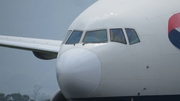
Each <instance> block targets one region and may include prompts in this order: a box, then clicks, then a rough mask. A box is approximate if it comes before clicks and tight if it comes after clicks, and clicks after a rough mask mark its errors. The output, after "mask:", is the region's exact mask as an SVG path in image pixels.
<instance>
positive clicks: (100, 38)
mask: <svg viewBox="0 0 180 101" xmlns="http://www.w3.org/2000/svg"><path fill="white" fill-rule="evenodd" d="M105 42H107V30H105V29H104V30H95V31H87V32H86V34H85V36H84V39H83V43H105Z"/></svg>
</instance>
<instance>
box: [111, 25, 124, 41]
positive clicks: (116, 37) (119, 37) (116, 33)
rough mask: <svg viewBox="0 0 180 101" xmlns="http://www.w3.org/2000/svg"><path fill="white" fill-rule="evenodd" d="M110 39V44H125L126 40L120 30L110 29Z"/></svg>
mask: <svg viewBox="0 0 180 101" xmlns="http://www.w3.org/2000/svg"><path fill="white" fill-rule="evenodd" d="M110 39H111V42H119V43H123V44H126V39H125V37H124V33H123V30H122V29H121V28H117V29H110Z"/></svg>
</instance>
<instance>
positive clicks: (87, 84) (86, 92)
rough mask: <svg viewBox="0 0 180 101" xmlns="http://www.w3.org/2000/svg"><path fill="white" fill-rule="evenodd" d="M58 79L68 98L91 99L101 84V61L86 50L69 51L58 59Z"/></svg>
mask: <svg viewBox="0 0 180 101" xmlns="http://www.w3.org/2000/svg"><path fill="white" fill-rule="evenodd" d="M57 77H58V82H59V85H60V89H61V91H62V92H63V94H64V95H65V96H66V97H67V98H79V97H90V96H91V95H92V94H93V93H94V92H95V91H96V90H97V88H98V86H99V84H100V79H101V64H100V60H99V58H98V56H97V55H96V54H94V53H93V52H91V51H89V50H86V49H80V48H75V49H70V50H67V51H65V52H64V53H63V54H61V56H60V57H59V58H58V63H57Z"/></svg>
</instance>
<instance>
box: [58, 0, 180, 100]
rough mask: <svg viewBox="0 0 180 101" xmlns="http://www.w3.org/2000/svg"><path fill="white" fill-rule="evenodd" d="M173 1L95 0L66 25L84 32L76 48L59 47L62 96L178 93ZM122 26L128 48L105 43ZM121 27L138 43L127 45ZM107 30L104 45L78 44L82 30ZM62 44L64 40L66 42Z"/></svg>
mask: <svg viewBox="0 0 180 101" xmlns="http://www.w3.org/2000/svg"><path fill="white" fill-rule="evenodd" d="M178 3H179V1H178V0H173V1H171V0H153V1H152V0H138V1H135V0H99V1H97V2H96V3H95V4H93V5H92V6H91V7H89V8H88V9H87V10H85V11H84V12H83V13H82V14H81V15H80V16H79V17H78V18H77V19H76V20H75V21H74V22H73V23H72V25H71V26H70V27H69V30H81V31H83V34H82V37H81V39H80V41H79V42H78V43H76V44H65V43H63V44H62V45H61V49H60V51H59V54H58V60H57V77H58V83H59V86H60V88H61V90H62V93H63V94H64V95H65V97H66V98H88V97H116V96H137V95H172V94H174V95H176V94H180V86H179V85H180V81H179V80H178V79H179V72H180V61H179V60H180V50H179V49H178V48H176V47H175V46H174V45H172V43H171V42H170V41H169V39H168V21H169V18H170V17H171V16H172V15H173V14H176V13H178V12H180V6H179V4H178ZM113 28H121V29H122V30H123V32H124V35H125V39H126V41H127V44H121V43H117V42H111V41H110V32H109V30H110V29H113ZM125 28H133V29H135V30H136V32H137V34H138V36H139V39H140V42H139V43H136V44H133V45H130V44H129V41H128V37H127V34H126V31H125ZM100 29H105V30H107V39H108V41H107V42H105V43H87V44H86V43H83V42H82V41H83V37H84V36H85V33H86V31H91V30H100ZM65 41H67V39H65Z"/></svg>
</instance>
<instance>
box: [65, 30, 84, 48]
mask: <svg viewBox="0 0 180 101" xmlns="http://www.w3.org/2000/svg"><path fill="white" fill-rule="evenodd" d="M74 31H79V32H82V34H81V37H80V39H79V42H77V43H67V42H68V40H69V38H70V37H71V35H72V33H73V32H74ZM83 34H84V31H83V30H76V29H74V30H72V32H71V33H70V35H69V37H68V38H67V39H66V41H65V44H66V45H71V44H78V43H80V42H81V38H82V37H83Z"/></svg>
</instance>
